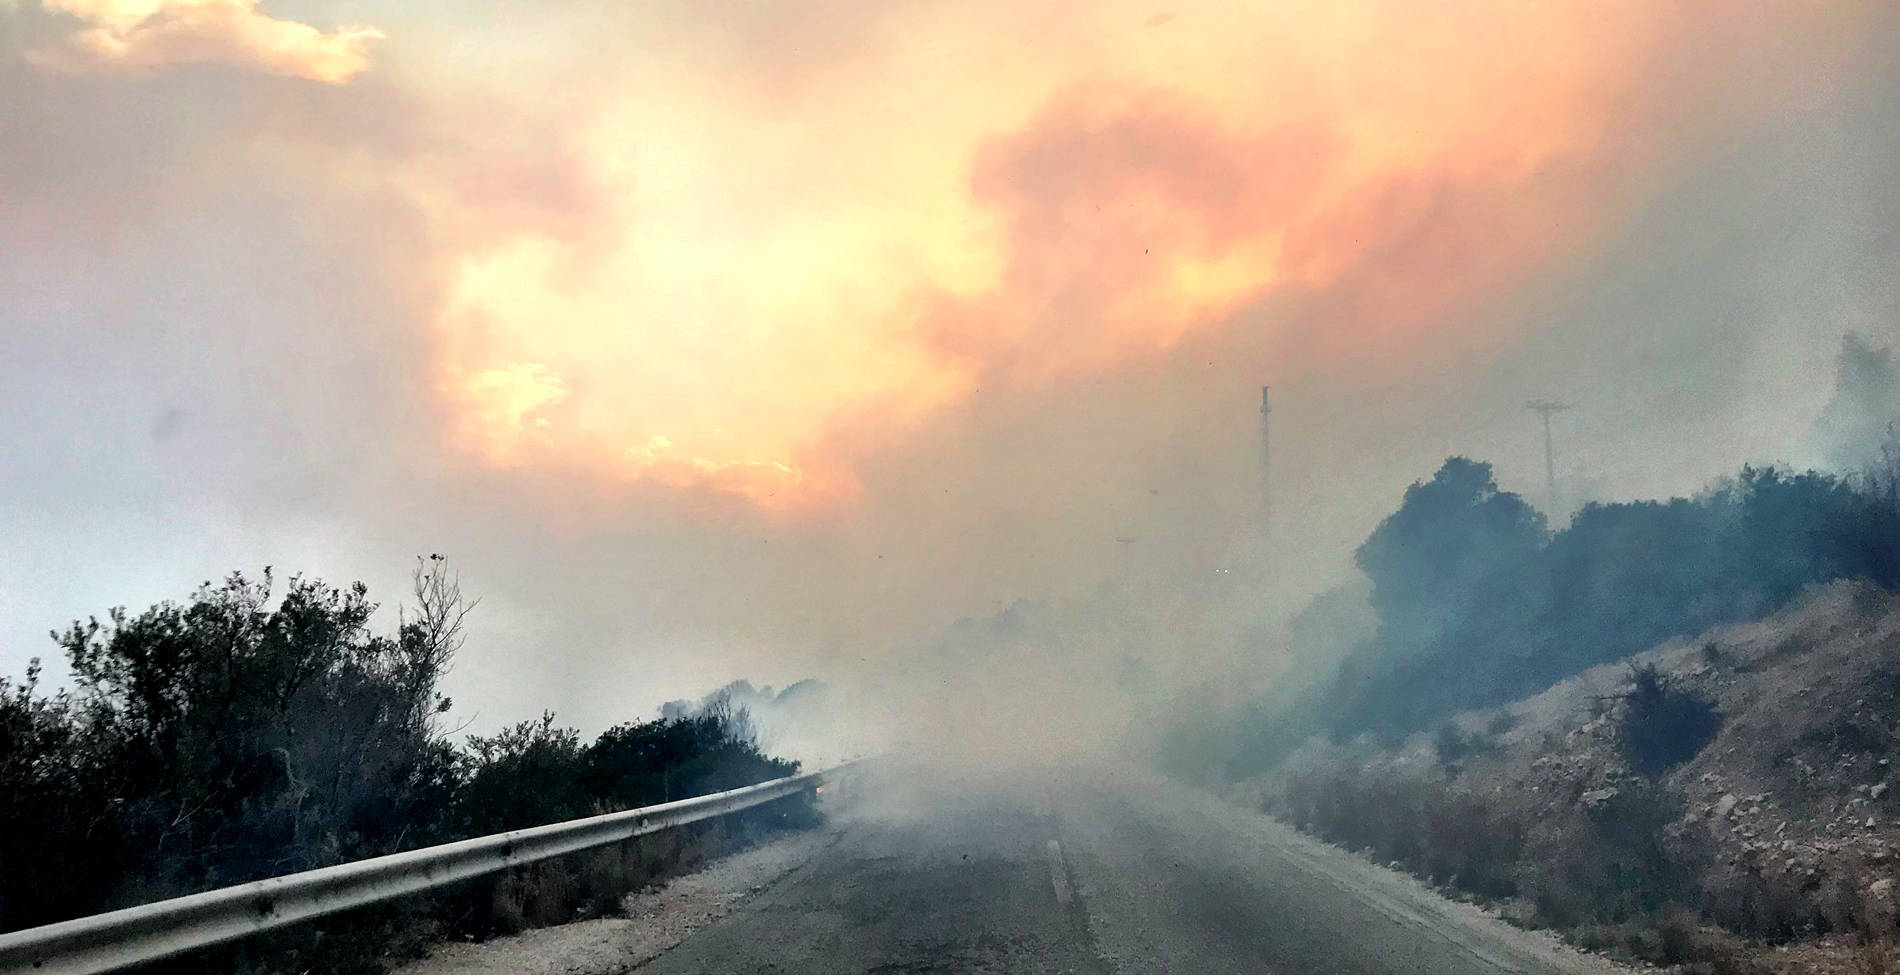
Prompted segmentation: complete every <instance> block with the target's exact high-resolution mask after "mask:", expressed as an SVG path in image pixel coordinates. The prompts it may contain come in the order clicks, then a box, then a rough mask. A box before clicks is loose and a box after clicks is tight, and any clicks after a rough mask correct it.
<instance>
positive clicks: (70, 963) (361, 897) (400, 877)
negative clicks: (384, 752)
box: [0, 762, 852, 975]
mask: <svg viewBox="0 0 1900 975" xmlns="http://www.w3.org/2000/svg"><path fill="white" fill-rule="evenodd" d="M851 764H852V763H849V762H847V763H845V764H844V765H839V766H836V767H834V768H830V769H826V770H824V771H819V772H806V773H804V774H803V775H793V776H788V777H786V778H782V779H773V780H772V781H770V782H761V783H759V784H758V785H749V786H746V787H745V788H743V789H732V790H730V791H727V792H715V793H713V794H712V795H707V796H699V797H698V798H694V799H681V800H678V801H676V802H667V803H661V804H660V805H657V806H643V807H641V808H639V809H629V810H627V811H625V812H617V813H607V814H606V815H602V816H590V817H588V818H586V819H574V820H569V821H568V822H565V823H553V824H550V825H547V826H536V827H533V828H531V829H518V830H513V831H510V832H507V833H496V834H494V835H492V836H481V837H476V838H475V839H470V840H461V841H458V842H455V843H445V844H443V845H441V846H430V847H424V848H422V849H420V850H409V851H407V852H403V853H392V854H390V855H388V856H380V857H373V858H371V859H368V860H357V861H355V862H353V863H340V864H337V865H336V866H333V867H324V868H322V869H318V870H306V871H304V872H302V873H293V874H287V875H285V876H282V877H272V878H270V879H268V880H258V881H253V882H251V883H248V884H239V885H237V886H235V887H223V888H219V889H218V890H209V891H205V892H204V893H201V894H191V895H189V896H186V897H177V898H173V899H171V900H164V901H156V902H154V903H151V904H142V905H140V906H138V907H129V908H126V909H125V910H121V911H112V912H110V913H106V914H95V915H92V916H91V917H82V918H75V919H74V920H71V921H61V922H59V923H57V924H47V925H43V926H41V927H37V928H27V929H25V930H21V931H14V932H12V933H10V934H0V975H15V973H27V972H34V973H41V975H49V973H57V975H89V973H93V972H108V971H113V970H115V969H119V968H124V967H126V966H128V965H136V964H140V963H143V962H148V961H156V960H157V959H160V958H165V957H168V956H171V955H175V954H178V953H180V952H185V951H190V950H192V949H193V948H202V947H204V946H206V945H213V944H218V943H220V942H224V941H232V940H236V939H238V938H242V937H246V936H248V935H252V934H257V933H258V932H261V931H268V930H270V929H272V928H279V927H283V926H285V925H287V924H296V923H297V922H299V921H307V920H310V919H311V918H316V917H321V916H323V915H326V914H335V913H337V912H339V911H347V910H350V909H351V908H356V907H362V906H365V905H367V904H374V903H376V902H378V901H385V900H390V899H392V898H396V897H402V896H404V895H407V894H415V893H420V892H421V891H425V890H430V889H433V888H437V887H443V886H446V885H448V884H453V883H456V882H458V881H462V880H467V879H469V878H471V877H479V876H481V875H483V874H489V873H498V872H500V871H502V870H506V869H508V868H509V867H515V866H520V865H522V864H525V863H533V862H535V861H537V860H546V859H550V858H552V857H558V856H562V855H564V854H568V853H575V852H578V851H581V850H586V849H590V848H593V847H597V846H606V845H608V844H610V843H618V842H621V841H623V840H629V839H632V838H634V837H636V836H645V835H647V834H649V833H658V832H661V831H662V830H668V829H672V828H674V827H676V826H684V825H686V824H687V823H695V822H699V821H700V820H704V819H711V818H714V817H716V816H723V815H725V814H727V813H732V812H738V811H739V810H741V809H749V808H751V807H753V806H757V805H760V804H762V803H767V802H771V801H772V800H774V799H782V798H784V797H786V796H789V795H793V794H795V793H799V792H803V791H806V790H808V789H815V788H817V787H818V785H819V784H820V783H822V782H823V781H824V780H825V778H826V777H828V776H834V775H836V774H837V773H839V772H840V771H842V770H844V769H846V768H848V767H850V765H851Z"/></svg>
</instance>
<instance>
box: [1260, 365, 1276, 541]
mask: <svg viewBox="0 0 1900 975" xmlns="http://www.w3.org/2000/svg"><path fill="white" fill-rule="evenodd" d="M1272 416H1273V405H1272V404H1271V403H1269V402H1268V401H1267V387H1265V386H1262V387H1260V539H1261V542H1262V544H1261V548H1262V549H1265V548H1266V542H1267V541H1268V540H1269V539H1270V537H1271V532H1272V529H1273V436H1272V429H1271V419H1272ZM1261 554H1262V555H1263V556H1264V555H1265V554H1266V553H1265V552H1264V551H1263V552H1262V553H1261Z"/></svg>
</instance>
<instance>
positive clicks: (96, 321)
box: [0, 0, 1900, 738]
mask: <svg viewBox="0 0 1900 975" xmlns="http://www.w3.org/2000/svg"><path fill="white" fill-rule="evenodd" d="M1225 8H1226V5H1220V4H1212V3H1184V4H1183V3H1177V4H1172V5H1164V6H1160V7H1156V6H1153V5H1130V4H1123V3H1110V4H1056V5H1051V6H1046V7H1043V8H1037V9H1036V10H1034V11H1030V12H1025V11H1022V10H1021V9H1019V8H1017V7H1013V6H1005V5H1002V4H994V3H977V4H944V3H936V2H930V0H908V2H903V3H888V4H867V5H859V4H849V3H833V2H827V3H823V4H817V5H794V4H788V3H777V2H761V3H756V4H749V5H741V6H737V7H732V8H729V9H721V10H711V9H708V8H702V7H701V6H699V5H693V4H684V3H679V2H677V0H654V2H652V3H645V4H633V5H629V4H617V3H604V2H576V3H569V4H558V5H537V4H522V3H514V2H488V3H472V4H461V5H453V6H443V5H435V4H429V5H416V4H397V3H390V2H385V0H364V2H358V3H352V4H348V5H340V4H326V3H318V2H315V0H305V2H277V3H262V4H260V3H257V2H255V0H0V293H4V294H5V295H6V296H7V299H8V300H7V301H6V302H4V303H0V355H4V359H5V363H6V364H5V366H4V368H5V370H6V377H5V380H4V381H0V412H4V414H5V415H6V416H7V417H8V418H9V420H10V422H8V423H7V424H6V425H5V427H4V430H3V432H0V484H4V485H5V490H4V491H3V492H0V505H4V508H0V521H3V522H4V524H5V525H6V535H5V538H6V542H7V544H6V546H5V547H6V549H7V551H8V553H9V555H10V557H9V558H8V559H7V560H6V562H5V564H4V565H3V566H0V673H6V674H10V675H18V674H19V673H21V672H22V671H23V670H24V668H25V666H26V663H27V661H28V659H29V658H31V657H35V656H40V657H45V658H47V661H48V673H49V676H50V677H52V678H53V679H55V680H57V679H58V678H59V675H60V673H61V668H60V666H59V664H58V662H57V659H56V658H57V648H56V647H55V646H54V645H53V643H52V642H51V641H50V640H48V639H47V637H46V632H47V631H48V630H50V629H53V628H56V627H61V626H63V625H64V624H65V623H67V622H69V621H70V620H72V619H74V618H83V617H85V616H87V615H91V614H103V612H104V611H105V610H106V609H108V608H109V607H111V606H114V605H126V606H128V607H131V608H133V609H135V610H136V609H139V608H142V607H143V606H145V605H148V604H150V603H152V602H155V601H158V600H161V599H182V598H184V597H185V596H187V595H189V593H190V591H191V590H192V589H193V588H194V587H195V586H196V585H197V584H198V583H199V582H201V581H204V580H207V579H216V578H220V577H222V576H223V575H224V574H226V573H227V572H229V571H232V570H244V571H247V572H256V571H258V570H260V569H261V568H262V567H264V566H265V565H270V566H274V567H275V569H276V571H277V572H278V573H279V574H280V575H288V574H290V573H293V572H302V573H304V574H306V575H311V576H318V577H322V578H324V579H326V580H328V581H330V582H333V583H342V582H346V581H350V580H355V579H361V580H363V581H365V582H367V583H368V584H369V585H370V587H371V595H372V596H373V597H374V598H376V599H378V600H380V601H382V602H383V603H384V604H385V606H393V605H395V604H396V603H398V602H399V601H400V600H401V598H402V594H403V586H404V582H405V580H406V578H407V574H408V571H409V568H410V565H411V561H412V560H413V558H414V557H416V556H417V555H421V554H428V553H441V554H443V555H445V556H447V557H448V558H449V559H450V560H451V563H452V564H453V565H454V566H455V567H456V568H457V569H458V570H459V571H460V573H461V575H462V583H463V586H464V588H465V589H466V590H467V591H468V592H469V593H470V594H471V595H474V596H478V597H480V598H481V599H482V604H481V606H480V607H479V609H478V610H477V611H476V613H475V615H474V616H473V617H472V618H471V620H470V639H469V643H468V645H467V647H466V648H465V650H464V651H463V653H462V655H461V657H460V659H459V660H458V661H457V665H456V667H455V670H454V671H453V672H452V673H451V674H450V675H449V677H448V679H447V681H446V690H447V692H448V693H449V694H450V695H451V696H453V697H454V698H455V700H456V702H457V709H456V712H457V714H458V715H461V716H462V717H463V718H465V719H468V720H470V721H472V722H473V724H472V725H471V727H474V728H478V729H485V728H491V727H493V726H495V725H497V724H500V723H503V722H507V721H514V720H518V719H521V718H526V717H529V716H531V715H534V714H537V713H539V712H540V711H541V710H542V709H543V708H551V709H553V710H554V711H556V712H557V713H558V714H559V715H560V717H561V718H562V720H563V721H565V722H568V723H572V724H575V725H578V726H581V727H583V728H587V729H592V730H598V729H599V728H601V727H603V726H605V725H607V724H611V723H614V722H616V721H621V720H628V719H632V718H636V717H643V716H649V715H651V714H653V713H654V712H655V711H656V710H657V708H658V707H659V705H660V704H661V703H662V702H664V701H668V700H672V699H677V698H696V697H699V696H700V695H702V694H704V693H706V692H707V691H710V690H712V689H714V688H716V687H718V686H720V685H723V684H725V683H727V682H728V681H731V680H734V679H746V680H750V681H751V682H752V683H754V684H759V685H763V684H773V685H778V686H781V687H782V686H784V685H786V684H789V683H791V682H793V681H796V680H800V679H803V678H818V679H821V680H825V681H828V682H832V683H836V684H839V685H843V686H852V685H858V686H862V685H877V687H878V688H879V689H886V690H889V688H888V686H887V685H888V684H889V682H890V681H891V680H893V679H894V678H893V676H892V675H895V674H903V675H905V679H907V680H912V681H914V682H915V683H914V684H913V685H912V686H911V687H908V688H904V689H901V690H893V692H892V693H891V700H892V702H894V703H893V707H898V708H902V707H912V708H921V707H924V705H925V702H927V701H933V700H934V701H935V703H937V704H939V705H945V704H946V702H948V706H950V707H953V708H964V709H968V708H970V707H974V706H975V705H973V704H971V702H972V701H984V702H987V704H986V705H985V706H989V705H996V704H997V702H1001V705H999V706H1003V705H1006V706H1007V707H1006V708H1005V709H1006V710H1012V711H1016V712H1020V711H1023V710H1025V709H1029V710H1034V709H1037V708H1045V709H1046V701H1047V699H1048V697H1049V696H1050V691H1051V689H1052V688H1056V687H1060V686H1076V687H1081V688H1085V689H1105V690H1103V691H1102V693H1103V694H1113V695H1116V700H1118V701H1120V700H1122V699H1123V698H1124V697H1128V696H1129V692H1127V688H1129V687H1130V686H1136V687H1139V689H1140V690H1139V694H1134V695H1133V696H1135V697H1143V696H1146V697H1147V698H1151V699H1153V700H1161V699H1165V698H1166V697H1167V696H1168V695H1169V694H1170V693H1173V692H1177V691H1182V690H1185V689H1188V688H1191V687H1193V686H1195V685H1196V683H1197V682H1200V681H1203V680H1206V679H1207V678H1208V677H1209V676H1210V675H1213V674H1238V675H1243V676H1241V677H1239V678H1236V679H1237V680H1241V681H1244V680H1247V679H1252V678H1253V677H1264V675H1267V674H1270V673H1271V671H1272V669H1273V667H1274V666H1275V664H1276V663H1277V662H1276V661H1274V660H1271V659H1267V660H1262V659H1258V654H1259V648H1258V647H1249V646H1248V645H1246V644H1245V643H1244V641H1241V640H1240V639H1239V636H1240V634H1241V633H1242V632H1243V631H1244V630H1246V629H1248V628H1249V627H1253V628H1260V627H1266V628H1268V629H1271V628H1272V627H1273V626H1275V625H1277V624H1278V623H1279V622H1280V621H1282V620H1283V619H1284V618H1285V616H1286V614H1288V613H1290V612H1291V611H1293V610H1296V609H1298V608H1299V607H1300V606H1301V605H1302V604H1304V602H1305V601H1306V600H1307V599H1309V598H1311V597H1312V596H1313V595H1315V594H1317V593H1320V592H1322V591H1324V590H1326V589H1328V588H1330V587H1332V586H1334V585H1337V584H1339V583H1340V582H1343V581H1345V580H1347V579H1348V578H1350V576H1351V573H1352V569H1351V562H1350V556H1351V552H1352V549H1353V547H1354V546H1356V545H1357V544H1358V543H1359V542H1360V541H1362V540H1363V539H1364V538H1365V537H1366V535H1367V533H1368V532H1369V531H1370V530H1371V529H1372V528H1373V527H1374V526H1375V525H1376V524H1377V523H1378V521H1379V520H1380V519H1381V518H1383V517H1384V516H1385V515H1387V514H1389V513H1390V512H1391V510H1392V509H1393V507H1394V506H1395V505H1396V504H1397V501H1398V499H1399V496H1400V494H1401V493H1402V492H1403V490H1404V488H1405V486H1406V485H1407V484H1409V483H1411V482H1413V481H1415V480H1418V479H1420V478H1426V477H1429V476H1430V475H1431V473H1432V471H1433V470H1434V469H1436V467H1437V466H1438V463H1439V461H1441V460H1442V459H1443V458H1444V457H1446V456H1448V455H1452V454H1462V455H1467V456H1471V457H1474V458H1477V459H1480V460H1484V461H1488V462H1491V463H1492V464H1494V465H1495V468H1496V471H1497V474H1498V477H1499V480H1500V483H1501V484H1502V486H1503V487H1505V488H1506V489H1509V490H1514V491H1517V492H1519V493H1521V494H1523V495H1524V496H1525V498H1526V499H1528V500H1531V501H1532V502H1534V503H1536V504H1538V505H1539V506H1540V507H1541V506H1543V505H1544V503H1545V497H1544V496H1545V486H1544V466H1543V465H1544V455H1543V440H1542V433H1541V429H1540V427H1539V426H1538V420H1537V418H1536V417H1535V416H1534V415H1533V414H1531V413H1529V412H1527V411H1526V409H1525V407H1524V404H1525V402H1526V401H1528V400H1531V399H1537V398H1548V399H1554V400H1561V401H1564V402H1568V403H1572V404H1575V406H1576V408H1575V409H1574V410H1572V411H1570V412H1566V413H1563V414H1560V415H1559V416H1558V417H1557V418H1556V420H1555V426H1556V431H1555V433H1556V440H1557V464H1558V480H1559V484H1558V504H1557V509H1558V510H1557V512H1556V513H1557V514H1559V515H1562V514H1564V513H1566V512H1567V511H1568V510H1570V509H1572V508H1574V507H1575V506H1576V505H1578V504H1580V503H1581V502H1583V501H1587V500H1618V499H1629V498H1637V497H1655V496H1667V495H1670V494H1684V493H1691V492H1694V491H1696V490H1698V489H1700V488H1701V487H1702V486H1703V485H1705V484H1706V483H1707V482H1708V481H1709V480H1710V479H1712V478H1716V477H1720V476H1722V475H1725V474H1729V473H1732V472H1733V471H1734V470H1736V469H1737V468H1739V467H1740V466H1741V465H1742V464H1744V463H1751V462H1754V463H1761V462H1781V463H1789V464H1793V465H1796V466H1800V467H1805V466H1809V465H1819V464H1824V463H1826V462H1827V461H1828V459H1829V458H1828V453H1827V451H1828V445H1827V444H1826V443H1824V442H1822V438H1820V437H1817V435H1816V434H1815V424H1816V422H1817V420H1819V419H1820V418H1821V417H1822V415H1823V412H1824V411H1825V410H1826V408H1827V404H1828V402H1829V399H1830V397H1831V396H1832V395H1833V393H1834V380H1835V372H1836V365H1837V361H1838V359H1839V356H1840V355H1841V349H1842V341H1843V336H1844V335H1846V334H1849V333H1854V334H1858V335H1860V336H1862V337H1864V338H1865V339H1866V340H1867V341H1868V342H1870V343H1871V344H1872V345H1874V346H1876V347H1878V346H1890V345H1895V344H1900V285H1896V283H1895V282H1896V280H1897V279H1896V278H1895V277H1894V274H1893V272H1894V270H1895V265H1894V257H1893V254H1894V253H1895V246H1896V244H1897V243H1900V202H1896V199H1895V197H1894V196H1893V194H1892V193H1891V192H1890V188H1891V186H1892V185H1893V181H1894V180H1895V179H1896V178H1897V177H1900V100H1897V99H1894V98H1893V97H1891V96H1892V93H1893V92H1894V91H1895V90H1900V41H1896V40H1895V39H1896V38H1900V32H1897V31H1896V30H1895V28H1896V27H1900V9H1897V8H1895V7H1893V5H1891V4H1886V3H1879V2H1874V0H1860V2H1855V0H1845V2H1838V3H1826V4H1821V5H1812V4H1806V3H1796V2H1792V0H1788V2H1782V0H1773V2H1768V3H1741V2H1730V0H1698V2H1694V3H1687V4H1668V5H1665V4H1654V3H1641V2H1634V0H1632V2H1619V3H1611V4H1603V3H1584V2H1581V0H1562V2H1557V3H1550V4H1541V5H1534V6H1531V7H1526V6H1525V5H1521V4H1511V3H1503V2H1481V3H1473V4H1467V5H1464V6H1462V7H1460V8H1459V9H1458V10H1457V11H1455V12H1450V11H1445V10H1437V9H1428V8H1426V7H1424V6H1422V5H1416V4H1408V3H1404V2H1400V0H1367V2H1362V3H1355V4H1347V5H1342V6H1339V7H1337V8H1336V9H1332V10H1328V11H1324V12H1322V11H1317V10H1311V9H1306V7H1305V6H1304V5H1295V4H1281V5H1267V6H1265V7H1261V8H1258V9H1252V10H1249V11H1245V12H1240V11H1232V10H1227V9H1225ZM1052 39H1055V41H1054V42H1052ZM971 65H980V66H981V67H982V70H981V71H975V70H972V69H971V67H970V66H971ZM1262 385H1271V386H1272V388H1273V398H1274V406H1275V412H1274V414H1273V431H1274V432H1273V436H1274V457H1273V469H1274V482H1273V491H1274V502H1273V504H1274V523H1273V525H1272V537H1273V540H1274V549H1273V554H1272V556H1271V563H1270V569H1269V570H1263V569H1261V568H1260V566H1259V565H1258V561H1257V556H1258V553H1257V552H1256V551H1255V550H1254V548H1253V541H1254V540H1255V539H1256V538H1257V528H1258V526H1257V520H1258V512H1259V510H1260V490H1261V485H1260V480H1259V466H1260V458H1259V453H1258V450H1259V447H1258V436H1259V432H1258V424H1259V415H1258V412H1257V406H1258V401H1259V389H1260V387H1261V386H1262ZM1243 583H1244V584H1243ZM1012 607H1014V609H1013V610H1012ZM1012 612H1013V613H1014V614H1015V615H1014V616H1011V615H1009V614H1010V613H1012ZM998 620H1002V621H1004V622H1003V623H1000V624H999V623H998V622H997V621H998ZM986 654H988V655H995V654H1008V655H1010V656H1009V659H1011V660H1012V661H1014V662H1015V664H1016V665H1015V666H1011V667H1008V668H1001V670H1002V672H1003V676H1001V677H999V676H998V674H997V673H996V670H997V669H996V668H991V669H990V671H989V677H988V680H989V681H991V682H993V683H985V684H983V685H981V686H977V687H972V688H964V689H962V691H961V692H959V693H948V692H943V691H942V690H941V688H942V687H944V686H946V685H950V684H954V683H956V682H958V681H960V680H963V679H965V678H967V676H968V675H969V673H971V672H972V670H973V669H974V668H970V669H965V668H964V666H963V665H962V664H961V663H959V661H962V660H965V659H967V658H968V657H969V656H971V655H975V656H979V657H980V656H983V655H986ZM1130 667H1133V668H1135V671H1136V673H1137V674H1138V676H1133V677H1131V676H1130V671H1129V668H1130ZM1065 682H1068V683H1067V684H1065ZM1106 689H1119V690H1106ZM933 695H934V697H933ZM1012 695H1021V697H1020V698H1018V697H1014V696H1012ZM1079 696H1080V697H1081V698H1082V699H1084V700H1085V701H1088V702H1093V701H1096V700H1098V698H1097V697H1096V696H1095V695H1094V694H1093V693H1083V694H1081V695H1079ZM1038 701H1041V702H1044V703H1042V704H1038V703H1037V702H1038ZM1089 710H1091V709H1090V708H1081V707H1073V706H1071V707H1057V708H1055V709H1054V711H1053V713H1052V714H1050V715H1045V716H1044V717H1046V718H1047V719H1048V720H1052V721H1059V722H1061V723H1064V724H1066V725H1068V726H1070V727H1071V728H1072V729H1073V730H1074V731H1075V734H1076V736H1077V737H1078V738H1085V737H1089V736H1093V735H1098V734H1103V733H1106V732H1105V731H1104V729H1103V728H1098V727H1095V726H1092V725H1089V724H1088V723H1087V722H1086V721H1082V720H1081V718H1080V715H1081V714H1082V713H1083V712H1085V711H1089ZM912 713H913V714H919V713H921V712H916V711H913V712H912ZM1038 720H1043V718H1039V719H1038ZM921 723H923V724H925V725H928V724H929V722H927V721H925V722H921ZM959 733H962V732H961V731H959Z"/></svg>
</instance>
